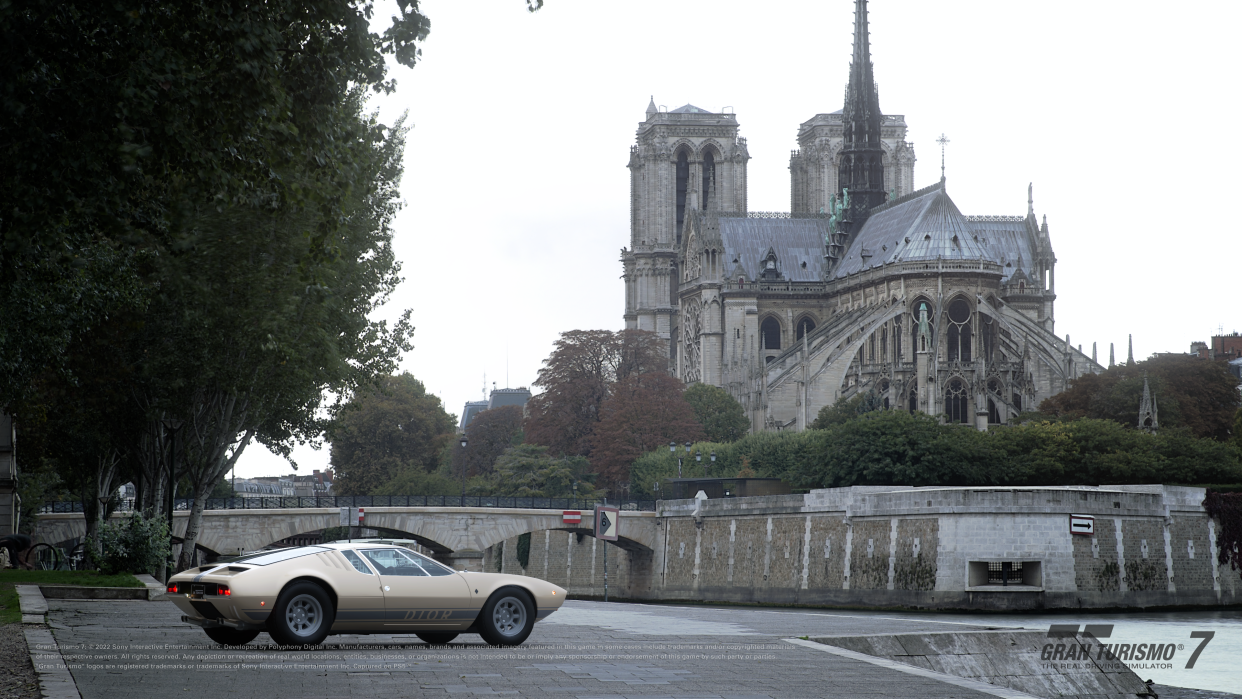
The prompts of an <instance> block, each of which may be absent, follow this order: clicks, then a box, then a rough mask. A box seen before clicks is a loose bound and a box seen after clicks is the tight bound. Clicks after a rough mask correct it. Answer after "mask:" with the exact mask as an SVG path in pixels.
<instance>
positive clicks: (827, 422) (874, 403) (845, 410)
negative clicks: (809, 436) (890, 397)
mask: <svg viewBox="0 0 1242 699" xmlns="http://www.w3.org/2000/svg"><path fill="white" fill-rule="evenodd" d="M883 409H884V401H883V400H882V399H881V398H880V395H879V394H878V393H876V392H875V391H874V390H871V391H863V392H862V393H858V394H855V395H853V396H851V397H849V398H838V399H837V402H835V403H833V404H832V405H825V406H824V407H822V408H820V409H819V414H818V415H816V416H815V420H813V421H812V422H811V429H813V430H824V429H827V428H829V427H831V426H833V425H840V424H841V423H843V422H848V421H850V420H855V419H857V418H858V417H859V416H860V415H865V414H867V413H870V412H874V411H876V410H883Z"/></svg>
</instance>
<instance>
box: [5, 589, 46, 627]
mask: <svg viewBox="0 0 1242 699" xmlns="http://www.w3.org/2000/svg"><path fill="white" fill-rule="evenodd" d="M13 589H14V590H16V591H17V602H18V604H19V605H20V607H21V610H22V623H23V624H38V625H40V626H42V625H44V623H45V622H44V620H45V618H46V615H47V600H46V599H44V598H43V593H42V592H40V591H39V586H38V585H14V586H13Z"/></svg>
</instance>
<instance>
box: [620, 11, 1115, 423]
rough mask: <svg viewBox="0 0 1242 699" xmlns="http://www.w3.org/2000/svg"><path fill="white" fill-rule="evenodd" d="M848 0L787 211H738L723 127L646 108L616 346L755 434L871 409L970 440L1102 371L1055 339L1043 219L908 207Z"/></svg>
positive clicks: (931, 190)
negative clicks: (842, 53) (842, 56)
mask: <svg viewBox="0 0 1242 699" xmlns="http://www.w3.org/2000/svg"><path fill="white" fill-rule="evenodd" d="M867 32H868V27H867V10H866V2H865V0H856V9H855V38H854V55H853V59H852V61H851V66H850V77H849V86H848V87H847V90H846V99H845V106H844V108H843V109H842V110H840V111H838V112H834V113H831V114H819V115H816V116H815V117H813V118H812V119H810V120H808V121H806V122H804V123H803V124H802V125H801V127H800V128H799V131H798V144H799V146H800V148H799V150H797V151H794V152H793V153H792V155H791V157H790V165H789V168H790V180H791V201H790V209H791V210H790V212H789V213H770V212H750V211H748V210H747V206H746V164H747V161H748V160H749V154H748V153H747V151H746V140H745V139H744V138H741V137H740V136H739V135H738V122H737V117H736V115H734V114H731V113H722V114H716V113H711V112H708V111H706V110H702V109H699V108H697V107H694V106H692V105H686V106H684V107H681V108H679V109H675V110H673V111H671V112H669V111H661V110H660V109H658V108H656V106H655V104H654V100H653V101H652V103H651V104H650V105H649V106H648V108H647V115H646V116H647V118H646V120H645V121H644V122H642V123H641V124H640V126H639V129H638V134H637V143H636V145H635V146H633V147H632V148H631V152H630V162H629V168H630V181H631V241H630V247H628V248H625V249H623V250H622V255H621V259H622V264H623V267H624V280H625V289H626V292H625V300H626V304H625V321H626V327H627V328H637V329H642V330H651V331H654V332H656V333H658V334H659V335H660V337H662V338H664V339H666V340H667V341H668V343H669V360H670V365H671V367H672V369H673V371H674V373H675V374H676V375H677V376H679V377H680V378H681V379H682V380H683V381H685V382H687V383H693V382H696V381H702V382H705V383H709V384H712V385H715V386H720V387H723V388H725V389H727V390H728V391H729V392H730V393H731V394H732V395H733V396H734V397H735V398H737V399H738V401H739V402H741V403H742V405H743V407H744V408H746V410H747V412H748V414H749V415H750V417H751V427H752V430H753V431H759V430H785V429H795V430H801V429H805V428H806V427H807V426H808V425H809V424H810V422H811V421H813V420H814V419H815V417H816V415H817V414H818V412H819V410H820V408H822V407H824V406H826V405H831V404H832V403H834V402H835V401H837V400H838V399H840V398H848V397H851V396H853V395H857V394H858V393H860V392H870V393H872V394H873V395H874V397H875V400H877V401H882V403H883V405H884V407H885V408H887V409H890V410H911V411H913V410H921V411H923V412H926V413H928V414H931V415H938V416H940V417H941V419H942V420H944V421H946V422H953V423H967V424H971V425H975V426H976V427H978V428H980V429H986V428H987V426H988V425H991V424H1003V423H1006V422H1009V421H1010V420H1011V419H1013V418H1014V417H1016V416H1017V415H1018V414H1019V413H1021V412H1022V411H1023V410H1031V409H1034V408H1035V407H1036V406H1037V405H1038V403H1039V402H1040V401H1042V400H1043V399H1044V398H1047V397H1048V396H1051V395H1054V394H1056V393H1059V392H1060V391H1063V390H1065V388H1066V387H1067V386H1068V383H1069V381H1070V380H1071V379H1073V378H1076V377H1077V376H1080V375H1082V374H1083V373H1087V372H1099V371H1102V370H1103V367H1102V366H1100V365H1099V364H1098V363H1097V362H1096V361H1095V360H1094V358H1093V357H1088V356H1087V355H1085V354H1083V353H1082V352H1081V351H1079V350H1078V349H1075V348H1074V347H1073V346H1072V345H1071V344H1070V338H1069V337H1068V336H1067V337H1065V338H1064V340H1061V339H1059V338H1058V337H1057V336H1056V335H1055V318H1054V314H1053V306H1054V302H1055V300H1056V281H1055V265H1056V256H1055V255H1054V254H1053V250H1052V244H1051V240H1050V237H1049V233H1048V224H1047V219H1046V217H1045V218H1044V219H1043V220H1042V221H1040V220H1037V219H1036V216H1035V210H1034V201H1033V194H1032V192H1031V190H1030V189H1029V188H1028V193H1027V194H1028V196H1027V212H1026V215H1025V216H1018V215H1013V216H1008V215H1002V216H966V215H963V214H962V213H961V212H960V211H959V210H958V208H957V206H956V205H955V204H954V203H953V200H952V199H951V198H950V196H949V194H948V191H947V186H946V182H945V179H944V178H943V176H942V177H941V180H940V181H939V182H938V183H936V184H934V185H932V186H930V187H925V188H923V189H920V190H917V191H915V190H914V189H913V180H914V163H915V155H914V148H913V146H912V145H911V144H910V143H908V142H907V141H906V140H905V137H906V121H905V117H904V116H896V115H884V114H882V113H881V112H880V110H879V96H878V91H877V90H876V88H875V83H874V78H873V76H872V72H871V71H872V67H871V59H870V48H869V44H868V42H869V35H868V33H867Z"/></svg>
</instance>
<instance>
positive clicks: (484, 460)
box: [451, 405, 524, 477]
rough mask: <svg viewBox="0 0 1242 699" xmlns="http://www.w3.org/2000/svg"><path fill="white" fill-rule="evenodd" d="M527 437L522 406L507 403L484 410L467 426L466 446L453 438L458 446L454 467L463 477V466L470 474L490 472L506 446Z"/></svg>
mask: <svg viewBox="0 0 1242 699" xmlns="http://www.w3.org/2000/svg"><path fill="white" fill-rule="evenodd" d="M523 438H524V435H523V432H522V408H521V406H517V405H505V406H501V407H499V408H492V409H490V410H484V411H483V412H481V413H479V414H478V415H475V417H474V419H473V420H471V421H470V424H469V425H467V426H466V448H465V449H462V448H461V445H460V443H459V442H458V441H457V440H453V441H452V442H451V445H452V447H453V449H454V451H453V452H452V455H453V459H454V467H453V471H454V472H455V473H456V474H458V476H459V477H460V475H461V472H462V469H465V472H466V476H467V477H469V476H476V475H487V474H489V473H491V472H492V470H493V469H494V467H495V465H496V459H497V458H498V457H499V456H500V455H501V454H502V453H504V451H505V449H508V448H509V447H512V446H515V445H518V444H521V443H522V441H523Z"/></svg>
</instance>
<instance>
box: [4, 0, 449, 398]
mask: <svg viewBox="0 0 1242 699" xmlns="http://www.w3.org/2000/svg"><path fill="white" fill-rule="evenodd" d="M399 4H400V5H401V6H402V7H401V10H400V12H399V13H398V15H399V16H398V17H396V18H394V19H395V20H396V21H395V22H394V23H393V25H392V26H391V27H390V28H388V29H387V30H386V31H384V33H383V34H382V35H379V34H374V33H372V32H371V30H370V19H371V16H372V14H373V11H374V7H373V4H372V2H370V1H369V0H363V1H359V2H355V1H352V0H296V1H295V0H272V1H270V2H264V3H253V4H248V5H231V4H225V5H222V4H219V3H211V2H203V1H202V0H186V1H185V2H176V3H165V4H161V5H150V6H142V7H140V8H138V9H133V8H130V7H128V6H124V5H117V4H114V3H95V2H70V3H62V4H59V5H57V6H56V8H55V9H54V10H53V9H49V8H43V7H40V6H37V5H30V4H24V3H16V4H14V3H3V4H0V37H2V39H0V65H4V66H5V70H4V72H3V74H2V77H0V115H2V118H3V122H2V126H0V129H2V130H3V131H4V133H5V138H4V139H3V143H2V144H0V161H2V162H4V163H6V164H7V165H8V166H6V167H4V168H0V211H4V216H3V218H2V219H0V240H2V241H3V248H4V250H3V255H0V266H3V270H2V271H0V328H22V330H23V331H22V332H20V333H16V332H10V333H0V356H5V357H6V358H7V359H8V361H6V362H4V364H3V369H2V370H0V404H10V403H11V402H13V401H14V400H15V399H18V398H19V397H20V396H21V394H23V393H24V392H25V391H27V390H28V382H29V381H30V380H31V379H32V378H33V377H34V376H36V375H37V374H38V373H40V372H41V371H42V370H43V369H44V368H45V367H50V368H51V369H52V370H53V371H54V372H57V373H59V372H62V371H63V369H64V368H63V366H62V365H61V361H60V360H61V359H62V358H63V356H64V353H65V352H66V351H67V348H68V346H69V344H70V343H71V342H73V341H74V340H75V338H76V337H77V336H78V334H79V333H80V332H82V331H83V329H85V328H87V327H90V326H91V325H93V324H95V323H97V322H99V321H101V320H103V319H105V318H108V317H110V314H111V311H113V310H115V309H116V307H117V303H118V301H119V300H120V298H121V297H124V296H127V295H129V294H130V293H131V291H132V288H133V287H135V286H138V284H137V283H136V281H137V279H138V276H139V275H137V274H134V273H127V274H122V275H119V277H120V278H118V275H115V274H113V271H114V269H115V268H110V266H109V265H108V264H106V263H105V260H106V259H107V258H109V257H115V258H118V259H120V260H126V259H130V258H132V257H134V256H135V255H136V254H139V253H142V252H151V251H154V252H157V253H159V254H165V253H167V252H169V251H171V250H174V249H176V248H177V247H178V246H179V245H181V241H178V240H177V239H176V238H177V235H176V233H175V231H176V230H177V229H178V228H179V227H180V225H181V218H182V216H184V215H185V214H186V212H194V211H196V210H199V209H201V208H203V207H212V208H214V207H216V206H225V207H227V206H242V207H256V208H264V207H267V208H270V207H283V206H286V205H292V206H296V207H305V208H308V209H315V210H317V211H318V212H319V214H320V219H321V222H322V224H323V225H321V226H316V227H314V228H312V229H311V230H308V231H306V233H307V235H308V239H309V240H310V241H311V245H312V247H314V248H315V249H316V250H318V251H319V252H320V253H321V254H324V255H328V256H331V255H333V254H334V252H333V248H334V246H335V244H336V243H335V233H336V230H337V228H338V227H339V225H338V223H337V222H338V221H339V220H340V217H338V216H337V215H336V214H337V213H338V212H339V211H340V209H341V208H342V207H341V206H340V204H341V202H342V201H343V200H344V199H346V198H347V197H348V195H349V192H350V190H351V187H353V186H354V185H356V184H359V181H358V179H356V178H357V177H358V176H359V175H360V174H362V173H360V171H359V170H358V169H356V168H354V167H351V163H350V161H349V160H348V159H342V158H341V157H340V156H341V155H342V150H347V149H348V148H349V147H350V145H349V140H348V139H347V138H342V136H344V134H343V133H341V132H340V130H339V128H338V127H339V122H338V121H337V116H338V114H337V113H336V111H335V110H336V107H337V106H339V105H340V104H342V103H344V102H345V101H346V100H347V97H348V95H349V94H350V93H351V91H355V90H376V91H383V90H388V91H391V90H392V89H393V83H392V82H391V81H390V80H388V79H387V76H386V66H385V58H384V56H385V54H389V55H393V56H394V57H395V58H396V59H397V61H398V62H400V63H402V64H404V65H407V66H409V65H413V64H414V62H415V61H416V60H417V57H418V53H419V52H418V43H419V42H421V41H422V40H423V39H425V38H426V36H427V32H428V27H429V22H428V20H427V18H426V17H425V16H424V15H422V14H421V13H420V12H419V8H418V3H417V2H401V3H399ZM329 163H330V164H332V166H331V167H329V166H328V164H329ZM312 180H313V181H314V186H310V187H307V186H305V185H307V184H310V183H311V181H312ZM239 249H240V248H239Z"/></svg>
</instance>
